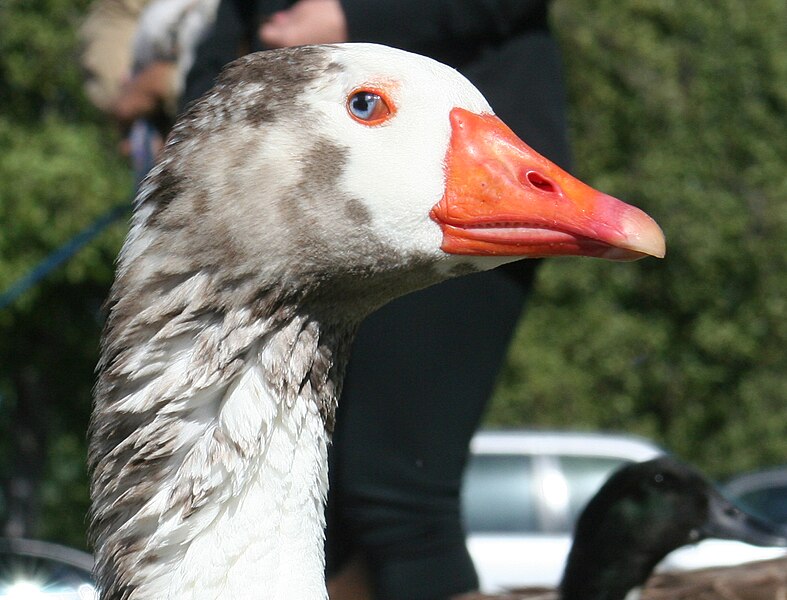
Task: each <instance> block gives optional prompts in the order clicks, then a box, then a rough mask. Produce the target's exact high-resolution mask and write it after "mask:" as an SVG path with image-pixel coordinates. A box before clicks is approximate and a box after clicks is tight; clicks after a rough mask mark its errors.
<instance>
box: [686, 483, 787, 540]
mask: <svg viewBox="0 0 787 600" xmlns="http://www.w3.org/2000/svg"><path fill="white" fill-rule="evenodd" d="M700 534H701V535H700V536H701V537H709V538H719V539H726V540H738V541H741V542H746V543H747V544H752V545H753V546H781V547H785V546H787V528H785V527H784V526H783V525H777V524H775V523H771V522H770V521H766V520H765V519H761V518H759V517H756V516H754V515H751V514H749V513H747V512H745V511H743V510H741V509H740V508H738V507H737V506H735V505H734V504H732V503H731V502H730V501H729V500H727V499H726V498H724V496H722V495H721V494H719V493H715V494H713V495H712V496H711V497H710V501H709V506H708V520H707V522H706V523H705V525H704V526H703V527H702V528H701V530H700Z"/></svg>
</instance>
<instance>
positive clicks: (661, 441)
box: [0, 0, 787, 548]
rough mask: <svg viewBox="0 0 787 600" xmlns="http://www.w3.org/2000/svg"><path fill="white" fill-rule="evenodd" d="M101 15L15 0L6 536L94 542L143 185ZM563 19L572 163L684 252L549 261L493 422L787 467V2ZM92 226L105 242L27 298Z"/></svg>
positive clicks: (698, 4)
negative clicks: (131, 154) (92, 483)
mask: <svg viewBox="0 0 787 600" xmlns="http://www.w3.org/2000/svg"><path fill="white" fill-rule="evenodd" d="M88 5H89V2H88V0H0V294H2V296H0V306H2V308H0V536H7V537H20V536H24V537H30V538H37V539H44V540H49V541H56V542H60V543H64V544H67V545H69V546H72V547H75V548H84V547H85V541H84V531H85V512H86V509H87V505H88V495H87V475H86V472H85V449H86V435H85V431H86V427H87V421H88V417H89V411H90V404H91V387H92V385H93V380H94V374H93V369H94V366H95V363H96V360H97V355H98V350H97V348H98V338H99V334H100V329H101V326H102V319H103V313H102V310H101V305H102V302H103V299H104V297H105V296H106V293H107V290H108V287H109V284H110V282H111V278H112V273H113V262H114V258H115V255H116V253H117V251H118V249H119V246H120V243H121V241H122V238H123V236H124V234H125V230H126V226H127V225H126V222H127V219H125V218H123V217H122V216H121V218H119V219H114V220H113V217H114V216H115V215H116V214H118V212H112V211H119V213H123V214H127V213H125V212H124V211H125V209H126V208H127V207H130V197H131V195H132V177H131V174H130V171H129V168H128V165H127V164H126V163H125V161H124V160H123V159H122V158H121V157H120V155H119V153H118V151H117V145H118V142H119V136H118V135H117V132H116V131H114V130H113V128H112V127H111V126H110V125H109V124H108V123H107V121H106V120H105V118H104V117H102V116H101V115H100V114H99V113H98V112H97V110H96V109H94V108H93V107H92V106H91V105H90V104H89V103H88V101H87V100H86V99H85V98H84V96H83V91H82V74H81V73H80V69H79V67H78V63H77V56H78V47H77V39H76V31H77V29H78V27H79V25H80V23H81V21H82V19H83V16H84V14H85V11H86V9H87V7H88ZM552 8H553V10H552V19H553V24H554V29H555V31H556V33H557V34H558V36H559V38H560V40H561V44H562V49H563V56H564V60H565V66H566V76H567V81H568V86H569V90H570V104H571V124H572V144H573V148H574V153H575V165H576V166H575V169H574V171H575V174H576V175H578V176H579V177H580V178H582V179H584V180H585V181H587V182H588V183H590V184H591V185H593V186H594V187H597V188H598V189H601V190H604V191H605V192H607V193H610V194H613V195H615V196H617V197H620V198H622V199H625V200H626V201H628V202H631V203H633V204H636V205H638V206H641V207H642V208H644V209H645V210H646V211H647V212H648V213H649V214H651V215H652V216H653V217H654V218H655V219H656V220H657V221H658V222H659V223H660V224H661V225H662V227H663V228H664V230H665V233H666V236H667V241H668V255H667V258H666V259H664V260H663V261H657V260H645V261H641V262H637V263H632V264H610V263H606V262H601V261H588V260H552V261H549V262H548V263H547V264H546V265H544V267H543V268H542V269H541V270H540V274H539V280H538V284H537V289H536V294H535V297H534V299H533V300H532V301H531V303H530V306H529V309H528V311H527V313H526V317H525V318H524V319H523V320H522V322H521V323H520V325H519V328H518V332H517V334H516V338H515V341H514V343H513V345H512V347H511V350H510V355H509V359H508V362H507V364H506V366H505V368H504V371H503V372H502V373H501V377H500V380H499V384H498V386H497V390H496V393H495V397H494V400H493V402H492V405H491V408H490V410H489V413H488V416H487V423H488V424H489V425H490V426H501V427H527V428H559V429H578V430H583V431H614V432H622V433H628V434H636V435H639V436H643V437H645V438H648V439H650V440H652V441H653V442H655V443H656V444H658V446H660V447H662V448H666V449H668V450H669V451H671V452H674V453H675V454H677V455H678V456H680V457H681V458H683V459H686V460H688V461H690V462H693V463H694V464H696V465H697V466H699V467H700V468H702V469H704V470H705V471H706V472H707V473H709V474H710V475H711V476H713V477H715V478H717V479H727V478H730V477H732V476H733V475H736V474H739V473H742V472H745V471H751V470H758V469H763V468H766V467H774V466H779V465H783V464H785V463H787V44H785V41H786V40H787V3H785V2H784V0H747V1H746V2H742V1H741V0H693V1H692V2H685V1H684V2H681V1H677V0H658V1H657V0H597V1H595V2H583V1H581V0H555V2H554V4H553V7H552ZM118 207H121V208H119V209H118ZM97 222H98V224H96V223H97ZM105 223H111V224H110V225H108V226H106V227H104V224H105ZM86 228H88V229H90V228H93V230H94V231H96V232H98V231H100V234H99V235H98V236H97V237H95V238H94V239H93V240H92V241H91V242H90V243H88V244H87V245H85V246H84V247H83V248H82V249H81V250H79V252H78V253H76V254H75V256H74V257H73V258H72V259H70V260H68V261H66V262H65V263H64V264H63V265H62V266H60V267H58V268H57V269H55V270H54V271H52V273H51V274H49V275H47V276H46V277H37V276H36V275H35V273H33V277H32V279H31V282H33V283H34V285H32V286H31V287H30V288H29V289H28V290H27V291H25V292H24V293H23V294H22V295H20V296H18V297H14V296H13V295H12V293H9V290H10V292H13V286H14V285H15V284H16V283H17V282H18V281H19V280H20V279H21V278H24V277H27V276H29V275H30V273H31V271H32V270H34V269H35V268H36V266H37V265H39V263H40V262H41V261H42V260H46V259H47V257H50V255H51V253H52V252H55V251H56V250H57V249H58V248H60V247H61V245H63V244H66V243H67V242H69V241H70V240H72V239H73V238H74V236H77V235H79V234H80V232H83V231H84V230H85V229H86ZM50 260H51V258H50Z"/></svg>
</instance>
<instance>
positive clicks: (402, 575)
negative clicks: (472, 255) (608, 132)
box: [183, 0, 569, 600]
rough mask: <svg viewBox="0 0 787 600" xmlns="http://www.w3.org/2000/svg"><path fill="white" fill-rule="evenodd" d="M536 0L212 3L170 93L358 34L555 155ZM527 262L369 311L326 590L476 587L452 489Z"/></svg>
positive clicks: (545, 30) (337, 469)
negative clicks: (422, 68) (185, 69)
mask: <svg viewBox="0 0 787 600" xmlns="http://www.w3.org/2000/svg"><path fill="white" fill-rule="evenodd" d="M548 4H549V2H548V0H515V1H512V0H442V1H440V2H429V1H427V0H298V1H297V2H287V1H282V0H259V1H256V2H252V1H250V0H222V1H221V3H220V4H219V7H218V12H217V17H216V21H215V24H214V27H213V28H212V29H211V31H210V32H209V34H208V35H207V36H206V38H205V39H204V40H203V42H202V43H201V44H200V46H199V48H198V51H197V57H196V60H195V63H194V67H193V68H192V70H191V72H190V73H189V75H188V77H187V83H186V89H185V93H184V95H183V104H185V103H187V102H189V101H191V100H194V99H196V98H197V97H199V96H200V95H201V94H202V93H204V92H205V91H207V90H208V89H209V88H210V87H211V85H212V84H213V81H214V79H215V77H216V76H217V75H218V73H219V71H220V70H221V68H222V67H223V66H224V64H226V63H227V62H229V61H230V60H232V59H234V58H236V57H237V56H239V55H241V54H242V53H246V52H250V51H255V50H263V49H269V48H277V47H284V46H291V45H300V44H310V43H339V42H345V41H368V42H376V43H382V44H386V45H389V46H395V47H399V48H402V49H405V50H409V51H413V52H417V53H420V54H425V55H427V56H431V57H432V58H435V59H437V60H439V61H441V62H444V63H447V64H449V65H451V66H453V67H455V68H457V69H459V70H460V71H461V72H462V73H463V74H464V75H465V76H466V77H468V79H470V80H471V81H472V82H473V83H474V84H475V85H476V86H477V87H478V88H479V89H480V90H481V91H482V93H484V95H485V96H486V98H487V100H489V103H490V104H491V105H492V107H493V108H494V109H495V112H496V113H497V114H498V115H499V116H500V117H501V118H502V119H503V120H504V121H505V122H506V123H508V124H509V125H510V126H511V127H512V128H513V129H514V131H515V133H516V134H517V135H518V136H520V137H521V138H522V139H524V140H525V141H526V142H527V143H528V144H530V145H531V146H533V147H534V148H535V149H536V150H538V151H539V152H541V153H542V154H544V155H545V156H547V157H548V158H550V159H552V160H553V161H555V162H556V163H558V164H560V165H561V166H563V167H564V168H565V167H567V165H568V162H569V148H568V142H567V133H566V129H567V128H566V116H565V94H564V89H563V82H562V75H561V64H560V57H559V53H558V48H557V44H556V42H555V40H554V39H553V38H552V35H551V34H550V31H549V25H548V15H547V10H548ZM536 266H537V261H522V262H519V263H514V264H513V265H511V266H508V267H503V268H502V269H498V270H496V271H490V272H486V273H482V274H476V275H472V276H469V277H464V278H459V279H454V280H451V281H449V282H447V283H444V284H441V285H440V286H436V287H433V288H429V289H426V290H423V291H421V292H419V293H416V294H412V295H410V296H407V297H404V298H400V299H398V300H395V301H394V302H392V303H391V304H389V305H388V306H387V307H384V308H383V309H381V310H380V311H378V312H377V313H375V314H373V315H372V316H371V317H369V318H368V319H367V320H366V321H365V322H364V324H363V325H362V326H361V329H360V331H359V334H358V337H357V339H356V341H355V345H354V347H353V354H352V357H351V359H350V364H349V366H348V370H347V378H346V380H345V385H344V390H343V392H342V397H341V400H340V402H339V408H338V412H337V418H336V428H335V431H334V433H333V445H332V448H331V451H330V456H329V460H330V490H329V498H328V507H327V512H326V517H327V530H326V561H327V565H326V569H327V576H328V585H329V592H330V594H331V598H332V599H334V600H341V599H344V598H353V599H355V600H359V599H362V598H372V597H374V598H379V599H387V600H427V599H429V600H431V599H438V598H439V599H443V598H449V597H453V596H458V595H460V594H462V593H464V592H469V591H472V590H475V589H476V588H477V587H478V579H477V576H476V573H475V569H474V567H473V564H472V561H471V559H470V556H469V554H468V552H467V548H466V545H465V533H464V531H463V528H462V523H461V516H460V503H459V490H460V484H461V477H462V472H463V469H464V465H465V462H466V459H467V454H468V445H469V440H470V438H471V437H472V435H473V433H474V431H475V430H476V428H477V426H478V423H479V421H480V419H481V417H482V415H483V412H484V409H485V407H486V404H487V400H488V398H489V397H490V394H491V392H492V388H493V385H494V382H495V379H496V376H497V372H498V370H499V367H500V364H501V362H502V360H503V358H504V356H505V354H506V350H507V346H508V343H509V341H510V338H511V334H512V331H513V329H514V326H515V325H516V323H517V321H518V319H519V317H520V314H521V311H522V308H523V305H524V302H525V299H526V297H527V294H528V293H529V291H530V289H531V286H532V283H533V277H534V274H535V270H536Z"/></svg>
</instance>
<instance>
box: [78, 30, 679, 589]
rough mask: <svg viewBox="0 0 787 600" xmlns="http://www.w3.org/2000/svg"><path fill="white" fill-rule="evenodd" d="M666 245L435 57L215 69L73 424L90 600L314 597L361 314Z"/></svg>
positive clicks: (294, 55) (142, 212)
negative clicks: (488, 274)
mask: <svg viewBox="0 0 787 600" xmlns="http://www.w3.org/2000/svg"><path fill="white" fill-rule="evenodd" d="M663 254H664V238H663V235H662V233H661V230H660V229H659V228H658V226H657V225H656V224H655V222H654V221H653V220H652V219H650V217H648V216H647V215H645V213H643V212H642V211H640V210H638V209H636V208H633V207H631V206H629V205H626V204H624V203H622V202H620V201H619V200H616V199H614V198H612V197H610V196H606V195H604V194H602V193H600V192H597V191H594V190H593V189H591V188H590V187H588V186H586V185H585V184H583V183H581V182H579V181H578V180H576V179H574V178H573V177H571V176H570V175H569V174H568V173H566V172H565V171H563V170H561V169H559V168H558V167H556V166H555V165H553V164H552V163H550V162H549V161H547V160H546V159H544V158H543V157H541V156H539V155H538V154H537V153H536V152H535V151H533V150H532V149H530V148H529V147H528V146H527V145H525V144H524V142H522V141H520V140H519V139H517V138H516V136H515V135H514V134H513V133H512V132H511V131H510V130H509V129H508V128H507V127H506V126H505V125H504V124H503V123H502V122H501V121H500V120H499V119H498V118H497V117H495V116H494V114H493V112H492V109H491V108H490V106H489V105H488V104H487V102H486V101H485V100H484V98H483V97H482V95H481V94H480V93H479V92H478V91H477V90H476V89H475V88H474V87H473V86H472V85H471V84H470V83H469V82H468V81H467V80H466V79H464V78H463V77H462V76H461V75H459V74H458V73H457V72H456V71H454V70H452V69H450V68H448V67H446V66H443V65H441V64H438V63H436V62H434V61H432V60H429V59H426V58H423V57H420V56H415V55H413V54H409V53H406V52H402V51H399V50H392V49H390V48H384V47H381V46H375V45H369V44H350V45H338V46H326V47H302V48H295V49H287V50H281V51H271V52H265V53H260V54H255V55H250V56H247V57H244V58H242V59H240V60H238V61H236V62H234V63H232V64H231V65H229V66H228V67H227V68H226V69H225V71H224V72H223V74H222V75H221V76H220V77H219V79H218V80H217V83H216V85H215V87H214V88H213V89H212V90H211V91H210V92H209V93H208V94H207V95H206V96H205V97H203V98H202V99H201V100H199V101H197V102H196V103H195V104H194V105H193V106H192V107H191V108H190V109H189V110H188V111H187V112H186V113H185V114H184V115H183V116H182V118H181V119H180V120H179V122H178V123H177V124H176V125H175V127H174V129H173V131H172V134H171V135H170V138H169V140H168V142H167V144H166V147H165V149H164V153H163V156H162V158H161V160H160V162H159V164H158V165H157V166H156V167H155V168H154V169H153V171H152V172H151V174H150V175H149V177H148V178H147V180H146V181H145V183H144V184H143V186H142V189H141V191H140V193H139V195H138V197H137V200H136V203H135V211H134V216H133V220H132V225H131V229H130V231H129V234H128V237H127V239H126V242H125V244H124V246H123V249H122V251H121V254H120V257H119V260H118V269H117V274H116V279H115V283H114V286H113V288H112V292H111V295H110V299H109V302H108V306H109V309H110V312H109V316H108V320H107V325H106V329H105V334H104V337H103V341H102V354H101V360H100V363H99V368H98V371H99V380H98V384H97V386H96V395H95V404H94V411H93V416H92V421H91V432H90V438H91V442H90V465H91V472H92V481H91V494H92V519H91V520H92V525H91V532H92V538H93V543H94V546H95V550H96V559H97V580H98V583H99V586H100V587H101V588H102V594H103V596H102V597H103V598H104V599H105V600H111V599H114V598H124V599H126V598H153V597H168V598H181V597H182V598H217V597H231V598H245V597H249V595H250V594H252V597H258V595H259V592H260V591H263V592H265V594H266V596H267V597H271V598H278V597H282V598H304V599H310V598H323V597H325V587H324V582H323V581H322V577H323V570H322V566H323V554H322V543H321V536H322V525H323V511H322V506H323V502H324V497H325V493H326V486H327V478H326V468H327V467H326V460H325V455H326V451H327V450H326V448H327V444H328V440H329V437H330V431H331V427H332V422H333V414H334V408H335V404H336V397H337V396H338V392H339V390H340V387H341V379H342V371H343V366H344V363H345V361H346V355H347V352H348V347H349V342H350V339H351V338H352V333H353V330H354V328H355V326H356V325H357V323H358V322H359V321H360V320H361V319H362V318H363V316H365V315H366V314H368V313H369V312H370V311H372V310H374V309H375V308H377V307H379V306H380V305H381V304H383V303H384V302H386V301H388V300H390V299H392V298H394V297H396V296H399V295H402V294H405V293H407V292H409V291H412V290H415V289H418V288H421V287H424V286H427V285H431V284H434V283H437V282H439V281H440V280H443V279H446V278H448V277H452V276H455V275H460V274H463V273H468V272H472V271H477V270H481V269H488V268H492V267H495V266H497V265H500V264H503V263H505V262H507V261H511V260H515V259H517V258H523V257H536V256H549V255H580V256H583V255H584V256H593V257H602V258H609V259H615V260H632V259H637V258H641V257H643V256H647V255H653V256H663ZM254 594H258V595H254Z"/></svg>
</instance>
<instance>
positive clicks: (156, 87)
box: [111, 61, 176, 128]
mask: <svg viewBox="0 0 787 600" xmlns="http://www.w3.org/2000/svg"><path fill="white" fill-rule="evenodd" d="M175 69H176V66H175V63H174V62H168V61H157V62H153V63H150V64H149V65H148V66H147V67H145V68H144V69H143V70H142V71H140V72H139V73H137V74H136V75H134V76H133V77H132V78H131V79H130V80H129V81H127V82H126V83H125V84H124V85H123V87H122V89H121V92H120V95H119V96H118V98H117V100H116V101H115V103H114V104H113V106H112V110H111V114H112V116H113V117H114V118H115V120H116V121H117V122H118V123H119V124H120V126H121V128H124V127H126V126H128V125H129V124H130V123H131V122H132V121H134V120H135V119H139V118H141V117H145V116H148V115H150V114H152V113H154V112H156V111H157V110H158V109H160V108H161V105H162V103H163V102H164V99H165V98H166V97H167V95H168V94H169V92H170V90H171V89H172V85H173V81H174V77H175Z"/></svg>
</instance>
